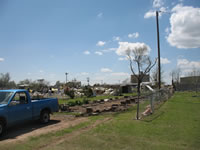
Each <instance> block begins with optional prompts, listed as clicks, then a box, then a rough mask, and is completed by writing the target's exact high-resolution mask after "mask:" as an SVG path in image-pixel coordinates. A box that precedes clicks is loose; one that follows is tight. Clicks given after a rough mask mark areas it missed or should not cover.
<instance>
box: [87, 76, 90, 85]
mask: <svg viewBox="0 0 200 150" xmlns="http://www.w3.org/2000/svg"><path fill="white" fill-rule="evenodd" d="M87 82H88V86H89V85H90V84H89V82H90V78H89V77H87Z"/></svg>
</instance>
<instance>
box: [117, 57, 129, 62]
mask: <svg viewBox="0 0 200 150" xmlns="http://www.w3.org/2000/svg"><path fill="white" fill-rule="evenodd" d="M118 60H120V61H124V60H127V58H126V57H119V58H118Z"/></svg>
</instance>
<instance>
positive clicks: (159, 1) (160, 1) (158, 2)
mask: <svg viewBox="0 0 200 150" xmlns="http://www.w3.org/2000/svg"><path fill="white" fill-rule="evenodd" d="M162 5H164V2H163V0H154V1H153V7H154V8H159V7H161V6H162Z"/></svg>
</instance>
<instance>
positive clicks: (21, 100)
mask: <svg viewBox="0 0 200 150" xmlns="http://www.w3.org/2000/svg"><path fill="white" fill-rule="evenodd" d="M12 102H13V103H16V105H18V104H27V103H28V98H27V95H26V93H25V92H18V93H16V94H15V96H14V98H13V100H12Z"/></svg>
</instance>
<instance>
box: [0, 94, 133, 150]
mask: <svg viewBox="0 0 200 150" xmlns="http://www.w3.org/2000/svg"><path fill="white" fill-rule="evenodd" d="M134 99H135V98H133V97H132V98H128V101H127V102H126V100H127V98H123V99H116V100H107V101H105V100H104V101H98V102H95V103H90V104H87V105H83V106H75V107H70V109H71V111H72V112H82V113H86V111H87V108H90V109H92V113H96V114H100V113H102V112H116V111H124V110H126V109H127V108H129V107H131V106H133V105H135V100H134ZM130 100H132V101H130ZM124 103H125V104H124ZM108 120H109V119H108ZM85 121H88V118H87V117H75V116H73V115H66V114H55V115H51V120H50V122H49V123H48V124H45V125H43V124H40V123H39V122H38V121H32V122H29V123H26V124H21V125H18V126H14V127H11V128H9V129H8V130H7V132H6V133H5V135H4V136H3V137H1V138H0V141H1V144H2V143H3V144H4V143H9V142H12V143H13V142H20V141H24V140H25V139H27V138H28V137H32V136H38V135H41V134H45V133H49V132H54V131H58V130H62V129H64V128H68V127H71V126H75V125H77V124H80V123H82V122H85ZM104 121H107V120H103V122H104ZM100 123H102V121H100V122H98V121H97V122H96V123H94V124H93V125H92V126H89V127H88V128H86V129H84V130H83V131H78V132H77V133H76V132H75V135H76V134H80V132H84V131H86V130H89V129H90V128H93V127H95V126H96V125H98V124H100ZM58 142H62V139H61V140H58ZM45 147H46V146H45Z"/></svg>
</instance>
